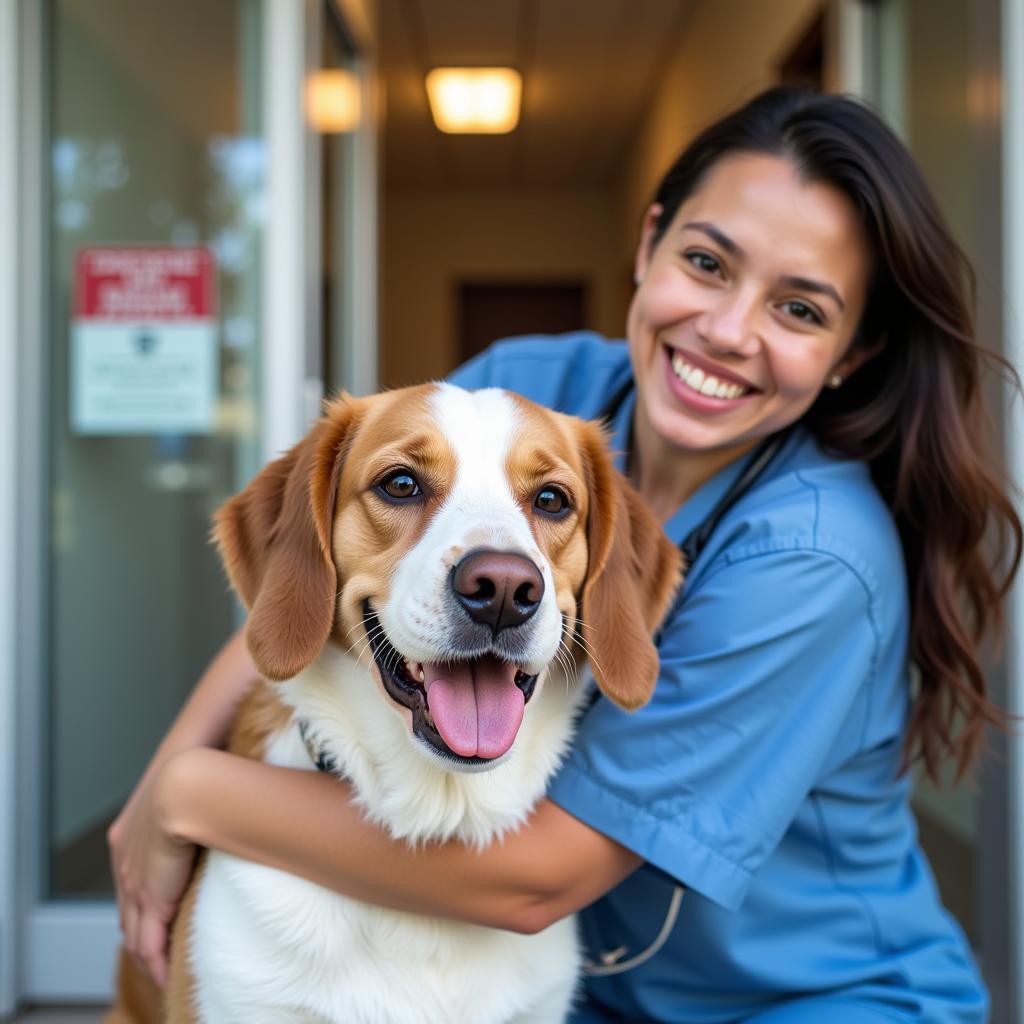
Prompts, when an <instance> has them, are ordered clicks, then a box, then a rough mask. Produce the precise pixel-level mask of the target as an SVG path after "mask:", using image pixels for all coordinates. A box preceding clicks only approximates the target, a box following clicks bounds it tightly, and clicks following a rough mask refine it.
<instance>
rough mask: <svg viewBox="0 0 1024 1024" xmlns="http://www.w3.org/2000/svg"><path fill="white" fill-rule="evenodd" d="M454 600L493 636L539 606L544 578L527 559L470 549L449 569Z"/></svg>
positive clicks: (519, 624) (522, 619)
mask: <svg viewBox="0 0 1024 1024" xmlns="http://www.w3.org/2000/svg"><path fill="white" fill-rule="evenodd" d="M451 587H452V590H453V591H454V593H455V599H456V600H457V601H458V602H459V604H461V605H462V607H463V608H465V609H466V611H467V612H469V617H470V618H471V619H472V620H473V621H474V622H479V623H481V624H482V625H485V626H490V627H491V630H492V632H493V633H494V635H495V636H497V635H498V633H499V632H500V631H501V630H503V629H506V628H508V627H509V626H521V625H522V624H523V623H524V622H526V620H527V619H528V618H529V617H530V616H531V615H533V613H534V612H535V611H536V610H537V608H538V607H539V606H540V599H541V598H542V597H543V596H544V577H543V576H541V574H540V570H539V569H538V568H537V566H535V565H534V564H533V562H531V561H530V560H529V559H528V558H524V557H523V556H522V555H513V554H509V553H508V552H504V551H488V550H486V549H484V550H479V551H471V552H470V553H469V554H468V555H466V557H465V558H463V559H462V561H461V562H459V564H458V565H456V566H455V568H454V569H453V570H452V575H451Z"/></svg>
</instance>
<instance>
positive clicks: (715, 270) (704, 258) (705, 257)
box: [684, 252, 722, 274]
mask: <svg viewBox="0 0 1024 1024" xmlns="http://www.w3.org/2000/svg"><path fill="white" fill-rule="evenodd" d="M684 256H685V258H686V259H687V260H689V262H690V263H692V264H693V265H694V266H695V267H696V268H697V269H698V270H703V271H704V273H705V274H720V273H721V272H722V265H721V263H719V262H718V260H716V259H715V257H714V256H711V255H710V254H709V253H706V252H688V253H684Z"/></svg>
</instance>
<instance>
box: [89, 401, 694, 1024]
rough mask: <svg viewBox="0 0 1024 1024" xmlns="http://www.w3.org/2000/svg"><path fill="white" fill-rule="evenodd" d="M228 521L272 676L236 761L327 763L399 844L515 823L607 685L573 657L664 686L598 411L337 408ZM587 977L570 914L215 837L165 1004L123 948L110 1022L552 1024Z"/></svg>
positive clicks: (640, 689) (608, 694)
mask: <svg viewBox="0 0 1024 1024" xmlns="http://www.w3.org/2000/svg"><path fill="white" fill-rule="evenodd" d="M214 536H215V540H216V543H217V545H218V547H219V550H220V554H221V556H222V558H223V561H224V564H225V567H226V570H227V573H228V576H229V577H230V580H231V583H232V585H233V586H234V588H235V590H236V591H237V593H238V594H239V596H240V597H241V599H242V601H243V602H244V604H245V605H246V607H247V608H248V610H249V619H248V626H247V640H248V644H249V648H250V651H251V653H252V657H253V660H254V662H255V664H256V666H257V667H258V669H259V670H260V673H261V674H262V676H263V677H264V679H265V680H266V682H265V683H264V684H262V685H261V686H259V687H258V689H257V690H256V691H255V692H253V693H252V694H251V695H250V696H249V697H248V698H247V699H246V701H245V702H244V703H243V706H242V707H241V708H240V711H239V714H238V716H237V719H236V723H235V727H234V730H233V733H232V736H231V740H230V743H229V749H230V750H232V751H234V752H236V753H239V754H242V755H244V756H247V757H253V758H259V759H263V760H265V761H268V762H271V763H273V764H278V765H287V766H291V767H301V768H306V769H310V770H316V769H317V768H319V769H321V770H325V771H330V772H333V773H335V774H337V775H338V776H340V777H342V778H344V779H346V780H348V782H349V784H350V786H351V791H352V794H353V799H355V800H356V801H357V803H358V805H359V807H360V808H361V810H362V812H363V814H364V815H365V816H366V817H367V818H368V819H370V820H371V821H373V822H376V823H378V824H379V825H380V826H382V827H383V828H385V829H386V830H387V831H388V832H390V834H391V835H392V836H393V837H395V838H396V839H399V840H403V841H406V842H408V843H410V844H417V843H422V842H424V841H428V840H434V841H443V840H448V839H457V840H461V841H463V842H465V843H467V844H471V845H474V846H476V847H483V846H486V845H487V844H489V843H491V842H494V841H495V840H497V839H499V838H500V837H501V836H502V835H503V834H505V833H507V832H509V831H510V830H514V829H516V828H517V827H519V826H520V825H521V824H522V823H523V822H524V821H525V819H526V817H527V816H528V814H529V812H530V810H531V809H532V808H533V807H534V805H535V804H536V803H537V801H538V800H539V799H540V797H541V796H542V795H543V793H544V791H545V787H546V785H547V782H548V780H549V779H550V777H551V775H552V773H553V772H554V771H555V769H556V768H557V766H558V764H559V762H560V760H561V759H562V757H563V756H564V754H565V752H566V750H567V749H568V747H569V744H570V742H571V739H572V734H573V730H574V727H575V720H576V718H577V716H578V714H579V712H580V710H581V708H582V707H583V705H584V703H585V702H586V701H587V700H588V699H590V698H591V697H592V696H593V694H592V687H590V686H588V685H587V684H585V683H583V682H581V681H580V675H581V669H582V667H583V664H584V653H583V652H584V650H585V653H586V657H587V658H588V659H589V669H590V673H592V678H593V680H596V685H597V687H598V688H599V689H600V691H601V693H602V694H603V695H604V697H605V698H607V699H610V700H612V701H614V702H615V703H616V704H618V705H619V706H621V707H623V708H625V709H635V708H638V707H639V706H641V705H642V704H643V703H645V702H646V701H647V700H648V699H649V697H650V694H651V692H652V690H653V687H654V683H655V680H656V677H657V669H658V659H657V653H656V650H655V648H654V646H653V643H652V641H651V634H652V632H653V631H654V629H655V628H656V627H657V625H658V624H659V622H660V620H661V618H662V616H663V615H664V614H665V611H666V609H667V606H668V603H669V601H670V599H671V597H672V595H673V593H674V591H675V589H676V587H677V585H678V583H679V579H680V570H681V566H680V555H679V552H678V550H677V549H676V547H675V546H674V545H673V544H671V543H670V542H669V541H668V540H667V538H666V537H665V535H664V533H663V532H662V530H661V528H660V526H659V524H658V523H657V521H656V520H655V518H654V516H653V515H652V513H651V512H650V511H649V510H648V509H647V507H646V506H645V505H644V503H643V501H642V500H641V499H640V498H639V496H638V495H637V494H636V493H635V492H634V491H633V489H632V488H631V487H630V486H629V484H628V483H627V482H626V481H625V479H624V478H623V477H622V476H621V475H620V474H619V473H618V472H617V471H616V470H615V469H614V467H613V464H612V460H611V456H610V454H609V451H608V448H607V443H606V438H605V436H604V432H603V430H602V428H601V427H600V426H599V425H597V424H595V423H592V422H587V421H583V420H579V419H576V418H574V417H570V416H565V415H561V414H557V413H554V412H551V411H549V410H547V409H544V408H542V407H540V406H537V405H534V404H532V403H530V402H528V401H526V400H525V399H523V398H521V397H519V396H516V395H513V394H511V393H509V392H505V391H501V390H498V389H486V390H482V391H477V392H467V391H463V390H461V389H459V388H457V387H454V386H453V385H449V384H428V385H421V386H418V387H414V388H407V389H402V390H397V391H392V392H387V393H383V394H380V395H376V396H373V397H370V398H359V399H357V398H351V397H348V396H342V397H340V398H338V399H335V400H334V401H333V402H331V403H330V404H329V405H328V406H327V408H326V412H325V415H324V416H323V417H322V418H321V419H320V420H319V421H318V422H317V424H316V425H315V426H314V427H313V429H312V430H311V431H310V433H309V434H308V435H307V436H306V437H305V439H303V440H302V441H301V442H300V443H299V444H298V445H296V446H295V447H294V448H293V449H292V450H291V451H289V452H288V453H287V454H285V455H284V456H283V457H281V458H279V459H277V460H276V461H275V462H272V463H271V464H269V465H268V466H267V467H266V468H265V469H264V470H263V471H262V472H261V473H260V474H259V475H258V476H256V477H255V478H254V480H253V481H252V483H250V485H249V486H248V487H247V488H246V489H245V490H244V491H243V492H241V493H240V494H239V495H237V496H236V497H234V498H232V499H231V500H230V501H228V502H227V504H226V505H225V506H224V507H223V508H222V509H221V510H220V511H219V512H218V513H217V516H216V525H215V528H214ZM587 678H588V679H589V678H590V676H589V675H588V677H587ZM339 799H340V797H339ZM579 969H580V953H579V950H578V947H577V939H576V931H575V926H574V922H573V920H572V919H571V918H566V919H564V920H562V921H559V922H557V923H555V924H553V925H551V926H550V927H548V928H546V929H544V930H543V931H541V932H539V933H537V934H532V935H525V934H518V933H512V932H505V931H500V930H498V929H490V928H485V927H482V926H478V925H472V924H467V923H464V922H459V921H449V920H440V919H434V918H428V917H423V916H419V915H416V914H411V913H405V912H399V911H393V910H388V909H384V908H381V907H376V906H370V905H367V904H365V903H362V902H360V901H358V900H355V899H350V898H348V897H345V896H341V895H339V894H337V893H334V892H331V891H328V890H326V889H323V888H321V887H319V886H316V885H314V884H312V883H310V882H307V881H305V880H303V879H300V878H297V877H295V876H292V875H289V874H287V873H285V872H282V871H279V870H276V869H272V868H268V867H264V866H262V865H258V864H254V863H251V862H248V861H244V860H241V859H239V858H237V857H234V856H231V855H228V854H225V853H222V852H218V851H215V850H211V851H207V852H205V853H204V854H202V855H201V857H200V859H199V861H198V866H197V869H196V871H195V874H194V876H193V879H192V881H191V883H190V886H189V888H188V890H187V892H186V895H185V898H184V900H183V903H182V906H181V909H180V911H179V914H178V917H177V919H176V921H175V924H174V926H173V932H172V938H171V976H170V982H169V984H168V987H167V990H166V992H165V993H163V998H162V1004H163V1006H162V1009H159V1008H156V1007H155V1005H154V1004H155V1003H156V1002H157V998H156V993H155V990H154V989H153V987H152V986H150V985H149V984H148V982H147V980H146V979H144V978H143V977H142V976H141V971H140V969H138V968H137V967H135V966H134V963H133V962H132V961H130V960H129V959H128V958H126V957H124V956H122V963H121V969H120V979H119V997H118V1003H117V1005H116V1007H115V1009H114V1012H113V1014H112V1015H111V1017H110V1018H109V1020H110V1021H111V1022H114V1021H117V1022H127V1021H135V1022H140V1021H143V1020H153V1021H156V1020H160V1019H166V1020H168V1021H171V1022H173V1024H183V1022H194V1021H202V1022H211V1024H228V1022H234V1021H238V1022H243V1021H244V1022H246V1024H254V1022H255V1024H274V1022H279V1021H280V1022H284V1021H288V1022H298V1021H302V1022H317V1024H326V1022H331V1024H335V1022H346V1024H354V1022H355V1024H359V1022H368V1024H388V1022H396V1024H415V1022H424V1024H439V1022H445V1024H458V1022H465V1024H506V1022H507V1024H512V1022H525V1021H530V1022H540V1021H552V1022H553V1021H560V1020H563V1019H564V1017H565V1016H566V1014H567V1013H568V1011H569V1007H570V1003H571V1000H572V997H573V994H574V991H575V986H576V984H577V978H578V974H579ZM154 1014H155V1015H154Z"/></svg>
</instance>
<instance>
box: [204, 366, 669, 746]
mask: <svg viewBox="0 0 1024 1024" xmlns="http://www.w3.org/2000/svg"><path fill="white" fill-rule="evenodd" d="M215 537H216V540H217V543H218V544H219V546H220V550H221V554H222V557H223V559H224V563H225V565H226V567H227V570H228V574H229V575H230V578H231V581H232V583H233V584H234V586H235V588H236V590H237V591H238V593H239V595H240V596H241V598H242V600H243V601H244V603H245V604H246V606H247V607H248V609H249V612H250V616H249V625H248V641H249V647H250V650H251V652H252V656H253V659H254V660H255V663H256V665H257V667H258V668H259V670H260V672H261V673H263V674H264V675H265V676H266V677H267V678H268V679H272V680H285V679H290V678H292V677H294V676H296V675H297V674H298V673H299V672H301V671H302V669H304V668H305V667H306V666H307V665H309V664H310V663H311V662H312V661H313V660H314V659H315V658H316V657H317V656H318V654H319V653H320V651H321V649H322V648H323V646H324V644H325V643H327V642H328V641H329V640H331V641H332V642H334V643H337V644H339V645H340V646H341V647H342V648H344V649H347V650H351V651H352V652H353V653H354V654H356V655H358V654H361V653H363V652H367V651H368V652H369V653H370V654H372V657H373V661H374V663H375V666H376V674H377V676H378V678H379V680H380V682H381V684H382V686H383V690H384V691H385V692H386V694H387V697H388V698H389V699H390V701H391V702H392V703H393V706H394V708H395V710H396V712H397V713H399V714H401V715H402V716H403V717H404V718H405V719H406V721H407V723H408V725H409V729H410V735H411V736H412V738H413V740H414V742H416V743H417V744H422V745H424V746H425V747H426V748H427V749H428V750H430V751H432V752H435V753H437V754H438V755H440V756H441V757H443V758H444V759H446V760H447V761H448V762H451V761H452V760H454V761H455V762H456V763H460V762H461V763H462V764H465V765H474V764H485V763H489V762H494V761H496V759H497V758H499V757H501V756H502V755H503V754H504V753H505V752H506V751H507V750H508V749H509V748H510V747H511V745H512V743H513V742H514V740H515V737H516V733H517V731H518V729H519V725H520V723H521V721H522V719H523V716H524V713H525V706H526V704H527V703H528V702H529V700H530V698H531V696H532V695H533V693H534V691H535V689H536V688H537V687H538V686H542V685H543V679H544V673H545V670H546V669H547V667H548V666H549V665H550V664H552V662H553V661H554V660H555V659H556V658H558V657H562V656H569V657H573V656H574V652H575V651H576V641H582V646H583V647H584V648H585V650H586V654H587V656H588V657H589V659H590V662H591V667H592V670H593V672H594V676H595V678H596V680H597V682H598V685H599V686H600V688H601V690H602V691H603V692H604V694H605V695H606V696H607V697H609V698H610V699H611V700H613V701H614V702H615V703H616V704H618V705H620V706H621V707H624V708H629V709H633V708H637V707H639V706H640V705H642V704H643V703H644V702H646V701H647V700H648V698H649V697H650V694H651V691H652V689H653V687H654V683H655V679H656V677H657V671H658V658H657V652H656V651H655V649H654V646H653V644H652V642H651V633H652V632H653V630H654V629H655V627H656V626H657V624H658V623H659V621H660V620H661V617H662V616H663V615H664V613H665V610H666V607H667V604H668V601H669V600H670V598H671V596H672V593H673V592H674V590H675V587H676V585H677V583H678V579H679V553H678V551H677V549H676V548H675V546H674V545H673V544H671V543H670V542H669V541H668V540H667V539H666V537H665V535H664V534H663V532H662V531H661V528H660V527H659V525H658V523H657V522H656V521H655V519H654V517H653V516H652V515H651V513H650V512H649V511H648V510H647V508H646V506H645V505H644V504H643V502H642V501H641V499H640V498H639V497H638V496H637V495H636V494H635V492H634V491H633V490H632V488H631V487H630V486H629V485H628V484H627V483H626V482H625V480H624V479H623V478H622V477H621V476H620V474H618V473H617V472H616V471H615V469H614V468H613V466H612V462H611V458H610V456H609V453H608V450H607V447H606V441H605V437H604V434H603V432H602V430H601V429H600V427H598V426H597V425H596V424H594V423H588V422H585V421H582V420H578V419H575V418H573V417H569V416H564V415H560V414H557V413H553V412H550V411H548V410H546V409H543V408H541V407H539V406H537V405H534V404H532V403H530V402H527V401H526V400H525V399H522V398H519V397H518V396H514V395H512V394H510V393H508V392H504V391H499V390H496V389H488V390H485V391H478V392H474V393H470V392H466V391H463V390H461V389H459V388H456V387H453V386H451V385H443V384H431V385H424V386H421V387H416V388H407V389H404V390H400V391H392V392H387V393H384V394H381V395H377V396H374V397H372V398H366V399H355V398H350V397H347V396H343V397H341V398H339V399H337V400H335V401H334V402H332V403H331V404H330V405H329V406H328V407H327V411H326V414H325V415H324V417H323V418H322V419H321V420H320V421H319V422H318V423H317V424H316V425H315V426H314V427H313V429H312V430H311V431H310V433H309V434H308V435H307V436H306V437H305V439H304V440H302V441H301V442H300V443H299V444H297V445H296V446H295V447H294V448H293V449H292V450H291V451H289V452H288V453H287V454H286V455H284V456H282V457H281V458H279V459H277V460H276V461H275V462H272V463H271V464H270V465H268V466H267V467H266V468H265V469H264V470H263V471H262V472H261V473H260V474H259V475H258V476H257V477H256V478H255V479H254V480H253V481H252V483H250V484H249V486H248V487H247V488H246V489H245V490H244V491H243V492H242V493H241V494H239V495H237V496H236V497H234V498H232V499H231V500H230V501H229V502H227V504H226V505H225V506H224V507H223V508H222V509H221V510H220V511H219V512H218V514H217V520H216V527H215Z"/></svg>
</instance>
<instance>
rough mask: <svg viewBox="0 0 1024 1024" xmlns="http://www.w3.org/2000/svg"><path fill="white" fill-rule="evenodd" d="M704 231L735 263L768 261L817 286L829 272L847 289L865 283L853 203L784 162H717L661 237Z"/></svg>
mask: <svg viewBox="0 0 1024 1024" xmlns="http://www.w3.org/2000/svg"><path fill="white" fill-rule="evenodd" d="M695 225H696V226H695ZM708 226H710V227H711V228H712V230H713V231H715V232H718V233H720V235H723V236H725V238H726V239H728V241H729V242H731V243H732V245H733V246H734V247H735V250H736V254H737V255H738V256H739V257H740V258H743V259H746V260H749V261H752V262H753V261H757V260H762V261H768V262H770V263H771V264H772V265H773V266H777V267H778V269H779V271H780V272H782V273H785V274H793V275H805V276H813V277H815V278H818V277H820V276H821V274H822V272H823V271H828V272H830V273H831V274H833V275H835V276H837V277H840V278H841V279H843V280H844V281H846V282H848V283H849V284H850V285H852V284H853V282H854V280H855V279H857V278H859V277H861V276H863V277H864V279H866V276H867V268H868V265H869V262H870V254H869V249H868V243H867V239H866V236H865V233H864V229H863V226H862V225H861V222H860V218H859V216H858V214H857V211H856V209H855V208H854V206H853V203H852V202H851V201H850V200H849V199H848V198H847V197H846V196H845V195H843V193H842V192H840V191H839V190H838V189H836V188H834V187H833V186H831V185H828V184H825V183H823V182H820V181H814V180H808V179H806V178H805V177H803V176H802V175H801V174H800V172H799V171H798V169H797V168H796V166H795V165H794V164H793V163H792V162H791V161H789V160H787V159H785V158H782V157H777V156H771V155H767V154H760V153H743V154H735V155H732V156H728V157H724V158H723V159H721V160H720V161H719V162H718V163H716V164H715V165H714V166H713V167H712V168H711V169H710V170H709V172H708V174H707V175H706V177H705V178H704V180H703V181H702V182H701V185H700V187H699V188H698V189H697V190H696V191H695V192H694V193H693V194H692V195H690V196H689V197H687V199H686V200H685V201H684V202H683V203H682V204H681V205H680V207H679V210H678V211H677V212H676V215H675V217H674V218H673V222H672V225H671V226H670V228H669V231H668V232H667V233H666V237H668V236H672V237H673V238H675V240H676V241H678V237H679V236H680V235H681V234H684V233H685V234H688V235H694V234H697V235H699V234H701V233H704V234H707V233H708ZM812 272H813V273H812Z"/></svg>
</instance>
